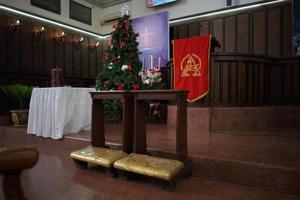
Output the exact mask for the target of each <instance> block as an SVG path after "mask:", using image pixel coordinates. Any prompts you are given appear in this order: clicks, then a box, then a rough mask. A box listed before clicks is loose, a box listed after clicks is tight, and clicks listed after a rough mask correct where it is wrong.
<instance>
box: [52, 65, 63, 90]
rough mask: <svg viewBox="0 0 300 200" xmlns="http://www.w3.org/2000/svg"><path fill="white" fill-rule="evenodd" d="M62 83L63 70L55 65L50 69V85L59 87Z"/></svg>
mask: <svg viewBox="0 0 300 200" xmlns="http://www.w3.org/2000/svg"><path fill="white" fill-rule="evenodd" d="M62 85H63V70H62V69H59V68H58V67H56V68H55V69H51V86H52V87H59V86H62Z"/></svg>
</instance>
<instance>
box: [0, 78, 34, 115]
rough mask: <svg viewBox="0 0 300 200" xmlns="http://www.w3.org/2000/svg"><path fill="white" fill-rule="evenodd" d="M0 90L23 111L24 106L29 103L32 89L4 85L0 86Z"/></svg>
mask: <svg viewBox="0 0 300 200" xmlns="http://www.w3.org/2000/svg"><path fill="white" fill-rule="evenodd" d="M0 89H1V90H2V91H3V93H4V94H6V95H7V96H8V97H9V98H10V99H11V100H13V101H15V102H17V103H18V104H19V106H20V107H19V108H20V109H24V108H25V106H26V104H28V103H29V100H30V97H31V92H32V89H33V87H29V86H26V85H19V84H14V85H4V86H0Z"/></svg>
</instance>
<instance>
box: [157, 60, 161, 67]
mask: <svg viewBox="0 0 300 200" xmlns="http://www.w3.org/2000/svg"><path fill="white" fill-rule="evenodd" d="M160 65H161V57H158V65H157V68H158V69H159V70H160Z"/></svg>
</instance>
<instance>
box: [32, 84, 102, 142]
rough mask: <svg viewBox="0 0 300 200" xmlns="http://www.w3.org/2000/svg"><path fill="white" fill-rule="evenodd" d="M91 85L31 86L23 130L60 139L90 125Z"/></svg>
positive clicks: (93, 90) (92, 89) (92, 90)
mask: <svg viewBox="0 0 300 200" xmlns="http://www.w3.org/2000/svg"><path fill="white" fill-rule="evenodd" d="M95 91H96V90H95V89H94V88H71V87H53V88H34V89H33V91H32V94H31V99H30V108H29V119H28V126H27V133H29V134H34V135H37V136H42V137H50V138H53V139H60V138H62V137H63V134H64V133H76V132H79V131H81V130H85V129H89V128H90V126H91V110H92V98H91V96H90V94H89V92H95Z"/></svg>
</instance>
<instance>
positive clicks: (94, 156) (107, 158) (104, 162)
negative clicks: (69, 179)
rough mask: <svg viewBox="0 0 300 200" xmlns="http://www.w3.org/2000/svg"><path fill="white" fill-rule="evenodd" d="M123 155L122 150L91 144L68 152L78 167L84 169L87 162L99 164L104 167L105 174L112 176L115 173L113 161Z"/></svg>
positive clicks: (124, 154)
mask: <svg viewBox="0 0 300 200" xmlns="http://www.w3.org/2000/svg"><path fill="white" fill-rule="evenodd" d="M125 156H127V154H126V153H124V152H123V151H118V150H113V149H108V148H102V147H93V146H88V147H86V148H83V149H80V150H77V151H73V152H72V153H71V154H70V157H71V158H72V159H73V160H74V162H75V164H76V166H77V167H78V168H80V169H86V168H87V167H88V163H92V164H96V165H100V166H102V167H104V168H106V172H107V174H109V175H110V176H113V177H115V175H116V173H115V170H114V168H113V164H114V162H115V161H116V160H119V159H121V158H123V157H125Z"/></svg>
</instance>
